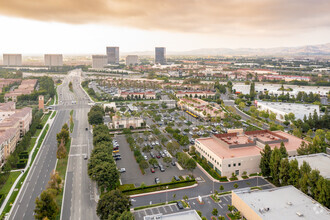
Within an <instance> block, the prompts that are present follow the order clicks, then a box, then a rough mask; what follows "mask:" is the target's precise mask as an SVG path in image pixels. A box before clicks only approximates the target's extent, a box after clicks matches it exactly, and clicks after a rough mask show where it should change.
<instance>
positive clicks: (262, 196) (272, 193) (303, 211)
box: [234, 186, 330, 220]
mask: <svg viewBox="0 0 330 220" xmlns="http://www.w3.org/2000/svg"><path fill="white" fill-rule="evenodd" d="M234 193H235V194H237V195H238V196H239V197H240V198H241V199H242V200H243V201H244V202H245V203H246V204H247V205H248V206H249V207H250V208H251V209H253V210H254V212H255V213H257V214H258V215H259V216H260V217H261V218H262V219H265V220H266V219H267V220H273V219H276V220H277V219H290V220H294V219H297V220H302V219H308V220H313V219H315V220H323V219H324V220H329V219H330V212H329V210H328V209H327V208H325V207H323V206H322V205H320V204H319V203H318V202H316V201H315V200H313V199H312V198H310V197H309V196H307V195H306V194H304V193H303V192H301V191H300V190H298V189H296V188H295V187H294V186H283V187H278V188H273V189H267V190H260V191H250V190H246V189H245V190H234Z"/></svg>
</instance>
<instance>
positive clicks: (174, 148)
mask: <svg viewBox="0 0 330 220" xmlns="http://www.w3.org/2000/svg"><path fill="white" fill-rule="evenodd" d="M166 148H167V150H168V151H169V152H170V153H171V154H172V155H175V154H176V152H178V151H179V150H180V145H179V144H178V142H176V141H171V142H168V143H167V145H166Z"/></svg>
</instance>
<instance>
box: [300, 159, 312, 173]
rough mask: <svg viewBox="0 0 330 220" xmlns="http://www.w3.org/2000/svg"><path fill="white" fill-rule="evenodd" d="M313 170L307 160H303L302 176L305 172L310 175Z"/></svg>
mask: <svg viewBox="0 0 330 220" xmlns="http://www.w3.org/2000/svg"><path fill="white" fill-rule="evenodd" d="M311 170H312V168H311V166H310V165H309V164H308V163H307V162H306V161H303V164H302V165H301V166H300V174H301V176H303V175H304V174H307V175H309V174H310V172H311Z"/></svg>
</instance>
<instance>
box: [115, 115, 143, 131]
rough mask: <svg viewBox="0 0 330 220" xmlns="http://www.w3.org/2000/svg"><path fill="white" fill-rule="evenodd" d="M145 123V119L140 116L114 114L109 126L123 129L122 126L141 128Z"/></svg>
mask: <svg viewBox="0 0 330 220" xmlns="http://www.w3.org/2000/svg"><path fill="white" fill-rule="evenodd" d="M143 125H144V121H143V119H142V118H139V117H125V116H121V117H118V116H116V115H115V116H113V117H112V122H110V123H109V128H111V129H121V128H139V127H142V126H143Z"/></svg>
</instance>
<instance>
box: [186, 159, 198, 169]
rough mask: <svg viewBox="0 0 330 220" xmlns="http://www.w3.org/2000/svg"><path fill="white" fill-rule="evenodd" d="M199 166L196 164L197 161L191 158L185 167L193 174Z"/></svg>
mask: <svg viewBox="0 0 330 220" xmlns="http://www.w3.org/2000/svg"><path fill="white" fill-rule="evenodd" d="M196 166H197V164H196V161H195V160H194V159H192V158H190V159H189V160H188V161H187V164H186V166H185V168H186V169H187V170H189V171H191V172H193V170H194V169H195V168H196Z"/></svg>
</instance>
